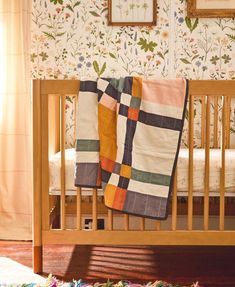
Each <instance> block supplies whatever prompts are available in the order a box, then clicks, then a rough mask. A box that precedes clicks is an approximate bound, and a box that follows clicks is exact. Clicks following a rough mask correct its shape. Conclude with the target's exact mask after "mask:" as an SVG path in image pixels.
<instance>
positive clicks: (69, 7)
mask: <svg viewBox="0 0 235 287" xmlns="http://www.w3.org/2000/svg"><path fill="white" fill-rule="evenodd" d="M66 8H68V9H69V10H70V11H72V12H74V10H73V7H72V6H71V5H69V4H67V5H66Z"/></svg>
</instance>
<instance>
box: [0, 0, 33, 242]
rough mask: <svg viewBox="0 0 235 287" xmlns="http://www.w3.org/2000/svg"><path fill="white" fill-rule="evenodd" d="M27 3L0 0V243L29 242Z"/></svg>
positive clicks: (30, 157)
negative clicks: (4, 241)
mask: <svg viewBox="0 0 235 287" xmlns="http://www.w3.org/2000/svg"><path fill="white" fill-rule="evenodd" d="M30 22H31V0H0V239H22V240H27V239H31V213H32V208H31V206H32V204H31V202H32V199H31V198H32V163H31V159H32V149H31V117H30V113H31V111H30V109H31V107H30V93H29V92H30V89H29V86H30V75H29V52H30Z"/></svg>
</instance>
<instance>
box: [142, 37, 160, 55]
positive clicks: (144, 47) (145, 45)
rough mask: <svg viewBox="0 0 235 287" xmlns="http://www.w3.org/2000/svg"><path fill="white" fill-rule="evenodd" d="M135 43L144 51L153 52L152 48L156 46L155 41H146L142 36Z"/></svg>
mask: <svg viewBox="0 0 235 287" xmlns="http://www.w3.org/2000/svg"><path fill="white" fill-rule="evenodd" d="M137 44H138V45H139V46H140V48H141V50H144V51H145V52H147V51H151V52H153V50H154V48H155V47H157V43H155V42H153V41H149V42H147V40H146V39H144V38H140V40H139V42H138V43H137Z"/></svg>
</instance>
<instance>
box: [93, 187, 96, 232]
mask: <svg viewBox="0 0 235 287" xmlns="http://www.w3.org/2000/svg"><path fill="white" fill-rule="evenodd" d="M92 229H93V230H97V189H96V188H93V195H92Z"/></svg>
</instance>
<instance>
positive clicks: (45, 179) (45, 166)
mask: <svg viewBox="0 0 235 287" xmlns="http://www.w3.org/2000/svg"><path fill="white" fill-rule="evenodd" d="M41 104H42V106H41V117H42V134H41V136H42V138H43V141H42V170H41V172H42V202H43V204H42V228H43V229H44V230H49V161H48V152H49V150H48V131H49V127H48V95H41Z"/></svg>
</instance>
